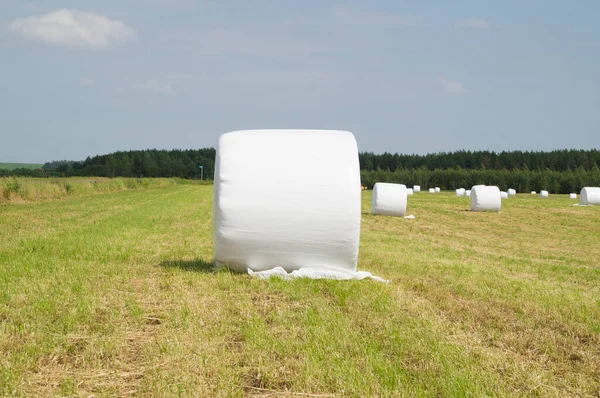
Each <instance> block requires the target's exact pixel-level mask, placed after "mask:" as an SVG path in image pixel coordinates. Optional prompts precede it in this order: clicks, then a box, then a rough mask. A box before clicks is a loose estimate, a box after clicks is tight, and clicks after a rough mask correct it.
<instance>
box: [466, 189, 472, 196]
mask: <svg viewBox="0 0 600 398" xmlns="http://www.w3.org/2000/svg"><path fill="white" fill-rule="evenodd" d="M465 196H467V197H469V196H471V190H470V189H467V190H466V191H465Z"/></svg>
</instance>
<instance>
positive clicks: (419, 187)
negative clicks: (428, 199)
mask: <svg viewBox="0 0 600 398" xmlns="http://www.w3.org/2000/svg"><path fill="white" fill-rule="evenodd" d="M413 191H414V192H415V193H417V192H421V186H420V185H415V186H414V187H413Z"/></svg>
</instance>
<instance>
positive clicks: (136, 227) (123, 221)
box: [0, 185, 600, 397]
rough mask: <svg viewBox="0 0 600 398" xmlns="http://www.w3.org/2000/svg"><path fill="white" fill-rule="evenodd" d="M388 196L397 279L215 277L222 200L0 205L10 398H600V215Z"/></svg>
mask: <svg viewBox="0 0 600 398" xmlns="http://www.w3.org/2000/svg"><path fill="white" fill-rule="evenodd" d="M370 194H371V192H370V191H367V192H364V193H363V222H362V237H361V247H360V263H359V269H361V270H367V271H371V272H373V273H374V274H376V275H378V276H382V277H384V278H387V279H389V280H390V283H389V284H382V283H377V282H374V281H369V280H365V281H325V280H294V281H289V282H284V281H281V280H278V279H272V280H269V281H262V280H257V279H253V278H251V277H249V276H247V275H239V274H231V273H229V272H227V271H214V270H213V269H212V267H211V264H210V262H211V261H212V227H211V203H212V187H210V186H199V185H174V186H168V187H157V188H148V189H147V190H144V191H123V192H116V193H106V194H101V195H93V196H88V197H80V198H70V199H68V200H54V201H42V202H37V203H10V204H3V205H0V395H4V396H91V395H93V396H95V397H101V396H128V395H132V396H202V397H205V396H216V397H221V396H255V395H256V396H261V395H262V396H307V394H310V395H313V396H344V397H364V396H431V397H439V396H452V397H456V396H511V397H512V396H540V397H549V396H550V397H552V396H556V397H559V396H560V397H564V396H597V395H598V394H599V393H600V265H599V264H598V259H599V258H600V245H599V243H600V208H599V207H572V206H571V204H573V203H577V201H575V200H570V199H568V197H567V196H566V195H561V196H554V195H551V197H550V198H549V199H545V200H543V199H539V197H538V196H533V195H529V194H527V195H518V196H517V197H516V198H510V199H507V200H504V201H503V208H502V212H501V213H500V214H497V213H471V212H469V211H467V210H468V199H467V198H457V197H454V195H453V194H452V195H451V194H448V193H442V194H435V195H432V194H429V193H421V194H415V195H414V196H411V197H409V209H408V210H409V214H414V215H415V216H416V219H414V220H409V219H403V218H394V217H384V216H372V215H370V214H369V210H370ZM267 198H268V192H267V191H265V200H267ZM302 394H304V395H302ZM310 395H309V396H310Z"/></svg>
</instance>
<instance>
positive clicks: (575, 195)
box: [569, 193, 577, 199]
mask: <svg viewBox="0 0 600 398" xmlns="http://www.w3.org/2000/svg"><path fill="white" fill-rule="evenodd" d="M569 198H571V199H577V194H576V193H570V194H569Z"/></svg>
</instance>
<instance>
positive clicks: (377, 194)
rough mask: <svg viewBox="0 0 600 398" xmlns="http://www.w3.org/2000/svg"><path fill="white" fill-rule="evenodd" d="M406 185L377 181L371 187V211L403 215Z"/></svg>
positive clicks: (387, 214) (386, 214)
mask: <svg viewBox="0 0 600 398" xmlns="http://www.w3.org/2000/svg"><path fill="white" fill-rule="evenodd" d="M407 195H408V193H407V189H406V185H403V184H389V183H385V182H378V183H376V184H375V186H374V187H373V196H372V198H371V213H372V214H381V215H384V216H399V217H404V215H405V214H406V204H407V201H408V198H407Z"/></svg>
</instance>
